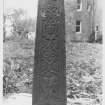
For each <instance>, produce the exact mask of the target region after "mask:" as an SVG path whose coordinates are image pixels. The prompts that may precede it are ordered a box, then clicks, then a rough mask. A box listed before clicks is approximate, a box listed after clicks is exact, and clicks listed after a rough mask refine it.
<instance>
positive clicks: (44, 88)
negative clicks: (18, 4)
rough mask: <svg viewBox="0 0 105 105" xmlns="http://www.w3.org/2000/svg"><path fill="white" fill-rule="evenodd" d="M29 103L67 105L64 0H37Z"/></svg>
mask: <svg viewBox="0 0 105 105" xmlns="http://www.w3.org/2000/svg"><path fill="white" fill-rule="evenodd" d="M34 60H35V63H34V75H33V96H32V105H66V103H67V102H66V100H67V99H66V98H67V97H66V53H65V12H64V0H39V1H38V16H37V30H36V41H35V59H34Z"/></svg>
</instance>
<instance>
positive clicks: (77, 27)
mask: <svg viewBox="0 0 105 105" xmlns="http://www.w3.org/2000/svg"><path fill="white" fill-rule="evenodd" d="M76 32H77V33H80V32H81V21H79V20H77V21H76Z"/></svg>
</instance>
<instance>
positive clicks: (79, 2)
mask: <svg viewBox="0 0 105 105" xmlns="http://www.w3.org/2000/svg"><path fill="white" fill-rule="evenodd" d="M81 9H82V1H81V0H77V10H79V11H80V10H81Z"/></svg>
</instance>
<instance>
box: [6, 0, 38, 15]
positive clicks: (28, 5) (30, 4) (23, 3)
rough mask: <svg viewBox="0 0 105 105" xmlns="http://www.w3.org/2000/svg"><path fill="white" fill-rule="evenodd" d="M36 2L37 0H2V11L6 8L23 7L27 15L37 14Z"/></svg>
mask: <svg viewBox="0 0 105 105" xmlns="http://www.w3.org/2000/svg"><path fill="white" fill-rule="evenodd" d="M37 3H38V0H4V11H6V10H7V9H10V8H13V9H19V8H21V9H24V10H26V11H27V13H28V15H29V16H31V17H35V15H36V14H37Z"/></svg>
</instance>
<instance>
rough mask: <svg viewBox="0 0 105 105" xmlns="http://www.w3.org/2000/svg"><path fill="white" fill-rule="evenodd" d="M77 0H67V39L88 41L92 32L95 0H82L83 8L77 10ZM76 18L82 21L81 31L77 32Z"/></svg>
mask: <svg viewBox="0 0 105 105" xmlns="http://www.w3.org/2000/svg"><path fill="white" fill-rule="evenodd" d="M76 7H77V0H65V18H66V40H67V42H68V41H83V42H84V41H88V40H89V37H90V35H91V33H92V21H93V0H82V10H81V11H77V9H76ZM76 20H80V21H81V24H82V25H81V26H82V27H81V33H76Z"/></svg>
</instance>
